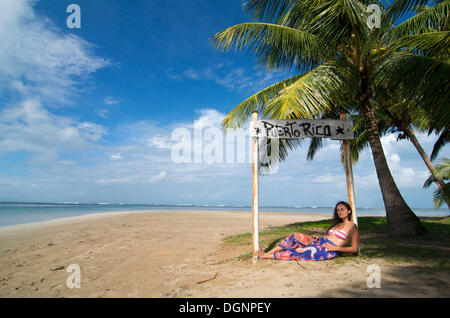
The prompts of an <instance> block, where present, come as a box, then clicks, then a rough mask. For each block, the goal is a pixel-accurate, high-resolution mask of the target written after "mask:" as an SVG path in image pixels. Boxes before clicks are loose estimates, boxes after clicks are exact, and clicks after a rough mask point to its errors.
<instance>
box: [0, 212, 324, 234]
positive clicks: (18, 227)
mask: <svg viewBox="0 0 450 318" xmlns="http://www.w3.org/2000/svg"><path fill="white" fill-rule="evenodd" d="M145 213H149V214H150V213H151V214H159V213H162V214H170V213H183V214H184V215H188V214H190V213H191V214H196V213H205V214H215V213H227V214H228V213H232V214H240V215H245V216H247V215H251V211H234V210H142V211H135V210H131V211H118V212H98V213H89V214H83V215H77V216H68V217H60V218H55V219H51V220H45V221H35V222H28V223H19V224H11V225H1V226H0V236H1V234H3V233H7V232H15V231H26V230H36V229H37V230H39V229H42V228H45V227H57V226H61V225H71V224H77V223H84V222H88V221H94V220H101V219H108V218H114V217H121V216H127V215H133V214H137V215H139V214H145ZM259 213H260V216H262V215H264V216H275V217H277V216H280V217H283V215H284V216H295V215H300V216H304V217H310V216H312V217H314V216H319V217H325V218H326V217H327V216H329V218H331V214H330V213H325V212H323V213H305V212H273V211H271V212H261V211H260V212H259Z"/></svg>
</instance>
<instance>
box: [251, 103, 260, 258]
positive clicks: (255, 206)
mask: <svg viewBox="0 0 450 318" xmlns="http://www.w3.org/2000/svg"><path fill="white" fill-rule="evenodd" d="M252 120H255V121H256V120H258V112H257V111H254V112H253V113H252ZM258 162H259V160H258V137H253V138H252V171H253V172H252V174H253V179H252V180H253V181H252V211H253V231H252V239H253V264H256V262H257V261H258V255H259V189H258V183H259V180H258Z"/></svg>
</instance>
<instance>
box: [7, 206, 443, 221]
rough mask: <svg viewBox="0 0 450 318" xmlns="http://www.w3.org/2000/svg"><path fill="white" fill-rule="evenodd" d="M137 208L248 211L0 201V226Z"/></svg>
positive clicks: (430, 212)
mask: <svg viewBox="0 0 450 318" xmlns="http://www.w3.org/2000/svg"><path fill="white" fill-rule="evenodd" d="M139 210H148V211H156V210H163V211H164V210H167V211H168V210H205V211H206V210H211V211H214V210H216V211H218V210H229V211H249V212H250V211H251V207H250V206H227V205H192V204H179V205H149V204H101V203H100V204H46V203H42V204H37V203H0V226H5V225H13V224H23V223H33V222H40V221H48V220H53V219H59V218H66V217H72V216H81V215H86V214H94V213H104V212H122V211H139ZM259 210H260V211H261V212H290V213H330V217H331V215H332V213H333V207H299V206H295V207H281V206H261V207H260V208H259ZM413 211H414V213H416V215H417V216H448V215H450V211H449V210H448V209H447V208H445V209H439V210H437V209H417V208H413ZM356 213H357V215H358V216H364V215H379V216H385V215H386V212H385V210H384V209H377V208H357V209H356Z"/></svg>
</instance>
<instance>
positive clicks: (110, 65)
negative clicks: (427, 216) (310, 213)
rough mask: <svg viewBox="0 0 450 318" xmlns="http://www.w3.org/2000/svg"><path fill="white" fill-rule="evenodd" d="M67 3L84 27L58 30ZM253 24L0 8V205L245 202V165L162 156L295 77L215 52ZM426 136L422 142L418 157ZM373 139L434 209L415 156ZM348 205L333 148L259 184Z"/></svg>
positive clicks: (210, 13)
mask: <svg viewBox="0 0 450 318" xmlns="http://www.w3.org/2000/svg"><path fill="white" fill-rule="evenodd" d="M71 3H76V4H78V5H79V6H80V8H81V29H69V28H68V27H67V25H66V19H67V17H68V16H69V13H66V7H67V6H68V5H69V4H71ZM249 20H250V19H249V17H248V16H247V15H246V14H245V12H244V11H243V10H242V7H241V1H239V0H229V1H216V0H213V1H212V0H195V1H194V0H189V1H178V0H176V1H175V0H169V1H154V0H152V1H140V0H139V1H138V0H136V1H132V2H130V1H123V0H94V1H93V0H71V1H62V0H45V1H25V0H1V1H0V38H2V41H1V42H0V201H11V200H15V201H50V202H115V203H155V204H169V203H175V204H183V203H192V204H233V205H250V204H251V166H250V164H249V163H248V162H246V163H237V162H235V163H226V162H225V163H207V162H201V163H175V162H174V161H173V160H172V157H171V154H172V149H173V147H174V145H176V144H177V143H178V142H179V141H177V140H174V139H173V138H172V134H173V132H174V130H175V129H177V128H184V129H187V130H189V131H191V132H193V129H192V128H193V126H194V124H196V125H197V126H198V127H203V128H204V130H206V129H208V128H211V129H217V127H219V124H220V122H221V120H222V118H223V117H224V116H225V115H226V113H228V112H229V111H231V110H232V109H233V107H234V106H235V105H237V104H238V103H239V102H240V101H242V100H244V99H245V98H246V97H248V96H250V95H252V94H253V93H255V92H257V91H258V90H260V89H262V88H264V87H266V86H268V85H270V84H273V83H275V82H277V81H279V80H282V79H284V78H286V77H288V76H289V75H291V74H290V73H289V72H287V71H280V72H273V73H266V72H264V71H263V70H262V69H260V68H259V67H258V66H257V65H256V64H255V60H254V58H253V57H252V56H251V55H248V54H245V53H240V52H237V53H235V52H221V51H217V50H213V48H212V45H211V42H210V38H211V37H212V36H213V35H214V34H215V33H216V32H218V31H220V30H222V29H224V28H226V27H228V26H232V25H235V24H237V23H241V22H246V21H249ZM241 133H245V130H243V131H241ZM192 135H193V134H192ZM193 138H194V137H193ZM435 139H436V137H435V136H431V137H427V136H426V135H422V134H419V140H420V141H421V142H422V145H423V147H424V148H425V150H426V151H427V153H430V151H431V148H432V145H433V142H434V140H435ZM382 141H383V146H384V149H385V151H386V155H387V158H388V163H389V165H390V167H391V170H392V173H393V175H394V178H395V180H396V182H397V184H398V186H399V188H400V190H401V192H402V194H403V195H404V197H405V199H406V201H407V202H408V203H409V204H410V206H412V207H432V191H433V189H432V188H430V189H428V190H424V189H423V188H422V184H423V182H424V181H425V179H426V177H427V175H428V172H427V169H426V167H425V165H424V164H423V162H422V161H421V159H420V157H419V155H418V154H417V152H416V151H415V150H414V148H413V146H412V145H411V144H410V143H409V142H408V141H400V142H397V141H396V136H395V135H391V136H387V137H384V138H383V140H382ZM193 142H194V139H193V141H192V143H193ZM208 143H209V142H208V141H207V140H205V139H204V141H203V145H204V146H206V145H208ZM449 155H450V152H449V151H448V148H446V149H444V150H443V151H441V154H440V157H449ZM353 170H354V177H355V189H356V190H355V191H356V200H357V204H358V206H362V207H366V206H370V207H382V200H381V193H380V191H379V187H378V182H377V179H376V175H375V170H374V166H373V161H372V157H371V154H370V150H366V151H365V152H364V153H363V154H362V155H361V160H360V162H358V163H357V164H356V165H355V166H354V167H353ZM346 197H347V194H346V187H345V174H344V170H343V168H342V166H341V165H340V162H339V144H338V142H336V141H330V142H328V143H327V146H326V147H325V148H324V149H323V150H322V151H321V152H320V153H319V155H318V156H317V159H316V160H315V161H313V162H311V161H306V148H299V149H298V150H296V151H295V152H293V153H291V155H290V156H289V158H288V160H287V161H286V162H283V163H282V164H281V166H280V168H279V170H278V171H277V173H275V174H273V175H270V176H262V177H261V179H260V202H261V204H262V205H291V206H311V205H316V206H331V205H334V204H335V203H336V202H337V201H339V200H341V199H345V198H346Z"/></svg>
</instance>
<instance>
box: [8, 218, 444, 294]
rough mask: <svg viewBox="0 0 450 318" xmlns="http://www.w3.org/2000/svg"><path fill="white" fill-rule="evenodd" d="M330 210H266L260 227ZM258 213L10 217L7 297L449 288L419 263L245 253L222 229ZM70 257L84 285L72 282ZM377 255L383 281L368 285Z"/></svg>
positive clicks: (237, 228) (236, 229)
mask: <svg viewBox="0 0 450 318" xmlns="http://www.w3.org/2000/svg"><path fill="white" fill-rule="evenodd" d="M329 218H330V215H329V214H325V213H324V214H299V213H270V212H262V213H261V215H260V229H261V230H263V229H264V228H267V227H271V226H280V225H286V224H291V223H294V222H303V221H315V220H321V219H329ZM251 222H252V220H251V214H250V213H249V212H234V211H233V212H231V211H163V212H162V211H161V212H159V211H156V212H155V211H152V212H136V211H133V212H120V213H119V212H116V213H101V214H92V215H86V216H80V217H72V218H67V219H58V220H52V221H46V222H39V223H31V224H23V225H13V226H4V227H1V228H0V253H1V258H0V268H1V273H0V297H162V298H169V297H188V298H189V297H193V298H195V297H207V298H209V297H218V298H222V297H227V298H228V297H274V298H278V297H443V296H444V297H448V295H447V296H445V295H446V294H445V293H446V290H447V289H448V286H450V285H449V284H450V279H449V277H448V276H446V275H442V274H435V275H434V274H430V273H429V272H427V271H423V270H422V268H421V267H420V266H416V265H415V264H408V263H398V262H396V263H390V262H388V261H386V260H383V259H373V258H371V259H365V258H361V259H359V258H358V261H354V260H351V261H345V262H327V261H324V262H302V263H297V262H287V261H271V260H261V261H259V262H258V263H257V264H253V262H252V260H248V259H247V260H243V261H238V260H236V259H235V258H236V257H237V256H239V255H242V254H243V253H245V252H246V250H245V249H248V248H247V247H245V249H241V248H230V247H229V246H227V245H226V244H224V241H223V238H224V237H226V236H229V235H234V234H239V233H246V232H250V231H251ZM248 252H250V251H248ZM70 264H77V265H78V266H79V267H80V270H81V272H80V274H81V276H80V278H81V288H72V289H71V288H68V287H67V284H66V280H67V278H68V277H69V275H71V273H69V272H67V268H68V266H69V265H70ZM371 264H376V265H378V266H379V267H380V269H381V288H368V286H367V277H368V276H369V273H368V272H367V268H368V266H369V265H371ZM209 279H211V280H209ZM205 280H209V281H207V282H203V281H205ZM199 282H203V283H199Z"/></svg>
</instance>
